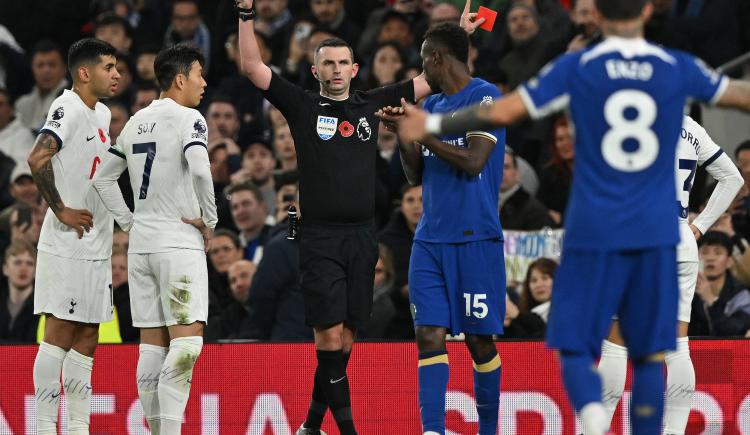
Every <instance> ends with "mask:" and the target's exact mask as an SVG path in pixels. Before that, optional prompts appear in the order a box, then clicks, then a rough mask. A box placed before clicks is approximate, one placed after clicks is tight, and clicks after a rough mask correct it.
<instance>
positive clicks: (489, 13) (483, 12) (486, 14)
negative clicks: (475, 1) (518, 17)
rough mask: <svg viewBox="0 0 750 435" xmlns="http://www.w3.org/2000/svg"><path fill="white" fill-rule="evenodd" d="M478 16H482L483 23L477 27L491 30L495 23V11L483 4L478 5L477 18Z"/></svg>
mask: <svg viewBox="0 0 750 435" xmlns="http://www.w3.org/2000/svg"><path fill="white" fill-rule="evenodd" d="M480 18H484V23H482V25H481V26H479V28H480V29H484V30H486V31H488V32H491V31H492V27H493V26H494V25H495V18H497V12H495V11H493V10H492V9H488V8H486V7H484V6H479V10H478V11H477V20H478V19H480Z"/></svg>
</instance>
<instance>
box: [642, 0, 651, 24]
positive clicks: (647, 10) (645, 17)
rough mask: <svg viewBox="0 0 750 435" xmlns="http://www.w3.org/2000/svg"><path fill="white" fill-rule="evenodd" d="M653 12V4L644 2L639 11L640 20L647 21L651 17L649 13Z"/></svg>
mask: <svg viewBox="0 0 750 435" xmlns="http://www.w3.org/2000/svg"><path fill="white" fill-rule="evenodd" d="M653 12H654V5H653V4H651V2H646V5H645V6H643V10H642V11H641V20H643V22H644V23H645V22H647V21H648V20H649V19H650V18H651V14H652V13H653Z"/></svg>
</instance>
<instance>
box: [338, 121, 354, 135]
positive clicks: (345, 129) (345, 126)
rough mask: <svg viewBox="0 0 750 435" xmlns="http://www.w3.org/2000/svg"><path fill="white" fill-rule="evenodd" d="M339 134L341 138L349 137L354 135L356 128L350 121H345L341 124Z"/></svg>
mask: <svg viewBox="0 0 750 435" xmlns="http://www.w3.org/2000/svg"><path fill="white" fill-rule="evenodd" d="M339 133H341V136H344V137H349V136H351V135H353V134H354V126H353V125H352V124H351V123H350V122H349V121H344V122H342V123H341V124H339Z"/></svg>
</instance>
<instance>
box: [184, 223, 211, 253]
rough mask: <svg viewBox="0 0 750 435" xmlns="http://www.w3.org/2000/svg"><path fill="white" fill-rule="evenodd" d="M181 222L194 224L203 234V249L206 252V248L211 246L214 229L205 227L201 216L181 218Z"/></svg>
mask: <svg viewBox="0 0 750 435" xmlns="http://www.w3.org/2000/svg"><path fill="white" fill-rule="evenodd" d="M182 222H184V223H186V224H188V225H192V226H194V227H195V228H197V229H198V231H200V232H201V235H202V236H203V249H205V250H206V252H207V253H208V248H210V247H211V239H212V238H213V237H214V229H213V228H209V227H207V226H206V224H205V223H204V222H203V219H201V218H195V219H188V218H182Z"/></svg>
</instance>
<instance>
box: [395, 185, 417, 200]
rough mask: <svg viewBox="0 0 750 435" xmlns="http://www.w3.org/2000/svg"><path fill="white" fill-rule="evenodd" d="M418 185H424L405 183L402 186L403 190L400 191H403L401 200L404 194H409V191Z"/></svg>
mask: <svg viewBox="0 0 750 435" xmlns="http://www.w3.org/2000/svg"><path fill="white" fill-rule="evenodd" d="M417 187H422V185H421V184H416V185H415V184H409V183H404V184H403V185H402V186H401V192H400V193H401V196H400V198H401V200H403V199H404V196H405V195H406V194H407V192H409V191H410V190H412V189H415V188H417Z"/></svg>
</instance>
